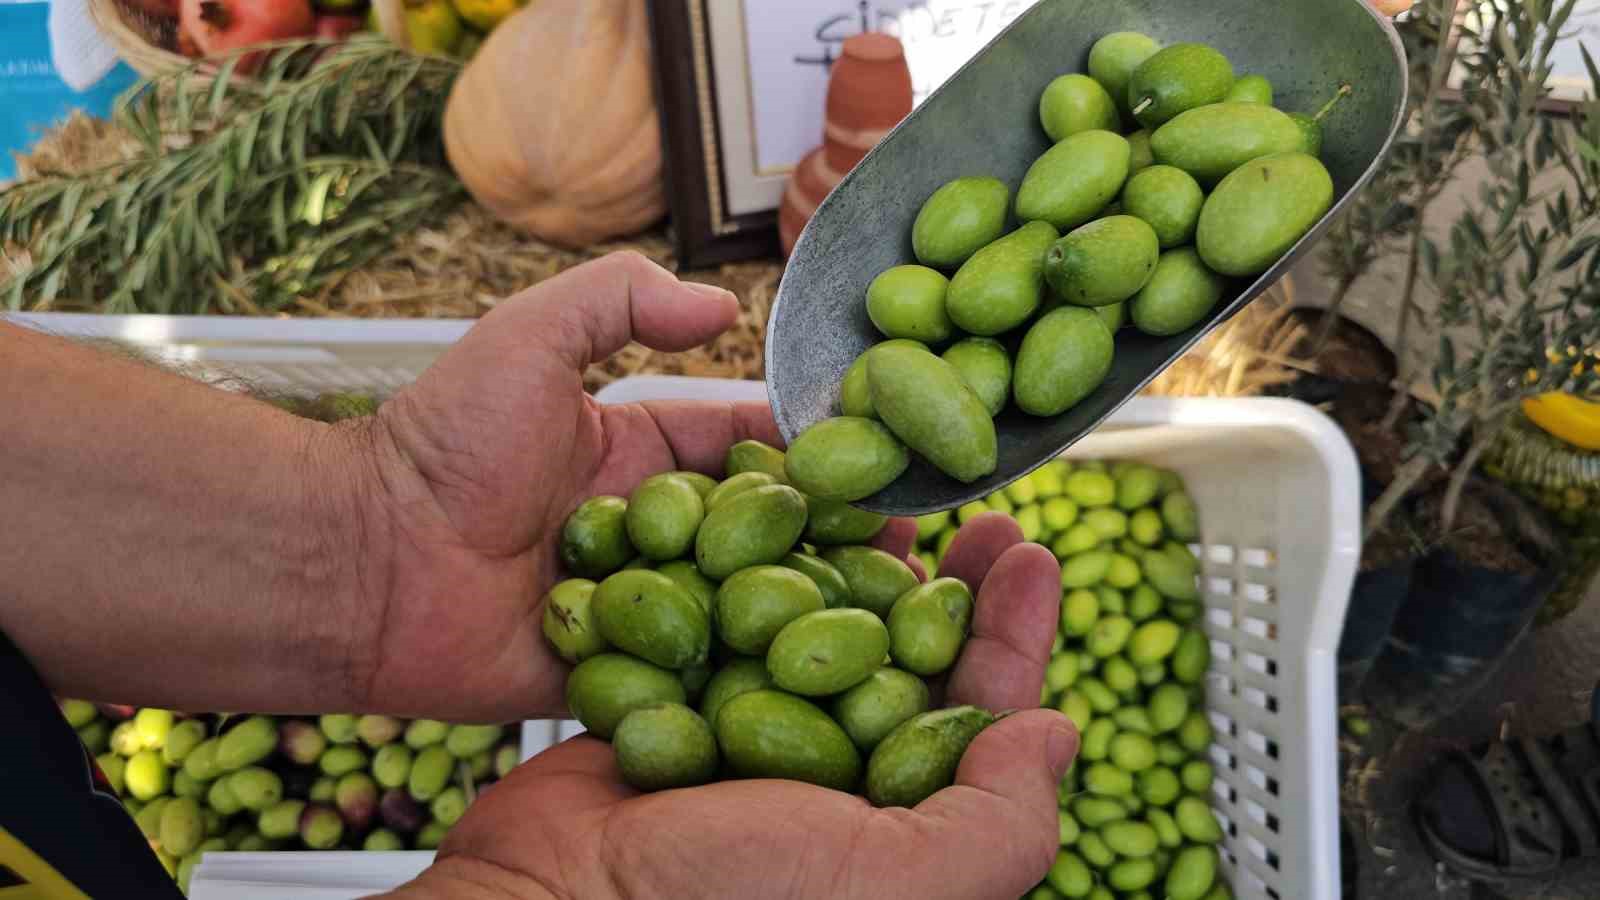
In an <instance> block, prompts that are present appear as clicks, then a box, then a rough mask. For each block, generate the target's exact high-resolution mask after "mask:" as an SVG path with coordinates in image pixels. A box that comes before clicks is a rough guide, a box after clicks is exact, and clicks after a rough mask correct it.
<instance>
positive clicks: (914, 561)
mask: <svg viewBox="0 0 1600 900" xmlns="http://www.w3.org/2000/svg"><path fill="white" fill-rule="evenodd" d="M906 565H907V566H909V567H910V568H911V571H912V573H913V574H915V575H916V576H917V580H918V581H920V582H923V583H927V581H928V570H927V568H925V567H924V566H923V565H922V560H921V559H919V558H918V557H917V555H916V554H915V553H913V554H911V555H910V556H907V557H906Z"/></svg>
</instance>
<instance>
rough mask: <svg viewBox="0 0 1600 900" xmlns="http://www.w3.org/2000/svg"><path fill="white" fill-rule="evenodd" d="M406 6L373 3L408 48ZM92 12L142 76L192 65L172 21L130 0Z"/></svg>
mask: <svg viewBox="0 0 1600 900" xmlns="http://www.w3.org/2000/svg"><path fill="white" fill-rule="evenodd" d="M403 4H404V0H373V5H374V6H376V7H377V9H378V24H379V27H380V28H381V30H382V31H383V33H384V35H385V36H387V37H388V38H389V40H391V41H394V42H395V43H397V44H399V45H400V46H402V47H406V48H408V49H409V48H410V46H411V39H410V36H409V35H408V34H407V33H406V29H405V26H404V21H405V20H404V12H403ZM89 13H90V15H92V16H93V17H94V22H95V25H96V26H98V27H99V29H100V32H101V34H103V35H105V38H106V40H107V41H109V42H110V43H111V45H112V46H113V47H115V48H116V50H117V55H118V56H120V57H122V60H123V61H124V62H126V63H127V64H128V67H129V68H131V69H133V70H134V71H135V72H138V73H139V74H140V75H144V76H146V77H149V76H153V75H160V74H162V73H164V72H170V71H172V70H173V69H177V68H181V67H183V66H187V65H189V64H190V63H192V62H193V60H191V59H189V58H188V57H186V56H184V55H183V54H181V53H179V52H177V49H178V27H177V22H175V21H173V20H172V19H163V18H160V17H158V16H152V15H150V14H149V13H147V12H145V11H144V10H143V9H141V8H139V6H138V5H136V4H134V3H131V2H129V0H89Z"/></svg>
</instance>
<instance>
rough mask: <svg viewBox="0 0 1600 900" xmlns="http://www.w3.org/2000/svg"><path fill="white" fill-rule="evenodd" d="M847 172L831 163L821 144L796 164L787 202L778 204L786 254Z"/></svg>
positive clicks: (786, 190)
mask: <svg viewBox="0 0 1600 900" xmlns="http://www.w3.org/2000/svg"><path fill="white" fill-rule="evenodd" d="M844 175H845V173H843V172H840V171H837V170H835V169H834V168H833V167H832V166H830V165H828V155H827V153H825V152H824V151H823V148H821V147H818V148H817V149H815V150H812V151H811V152H810V153H807V154H806V155H805V158H804V159H802V160H800V164H799V165H797V166H795V169H794V174H793V175H791V176H790V177H789V186H788V187H787V188H786V189H785V190H784V192H783V202H782V203H781V204H780V205H779V206H778V237H779V238H780V240H782V242H783V255H784V256H788V255H789V254H790V253H791V252H793V251H794V242H795V241H797V240H799V239H800V232H801V230H802V229H804V228H805V227H806V223H807V222H809V221H811V217H812V216H813V215H815V214H816V211H817V207H818V206H820V205H822V201H823V200H825V199H827V196H828V194H829V192H831V191H832V190H833V189H834V188H836V187H838V186H839V182H840V181H842V180H844Z"/></svg>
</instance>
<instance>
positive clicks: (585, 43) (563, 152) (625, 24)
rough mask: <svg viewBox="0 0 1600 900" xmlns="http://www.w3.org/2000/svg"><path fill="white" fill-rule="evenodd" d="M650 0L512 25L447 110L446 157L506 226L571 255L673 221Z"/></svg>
mask: <svg viewBox="0 0 1600 900" xmlns="http://www.w3.org/2000/svg"><path fill="white" fill-rule="evenodd" d="M654 82H655V62H654V59H653V57H652V56H651V53H650V17H649V9H648V6H647V4H646V3H645V0H537V2H535V3H531V4H529V5H528V6H527V7H525V8H523V9H521V10H518V11H517V13H516V14H515V15H513V16H511V17H510V18H509V19H506V20H505V22H503V23H501V25H500V27H499V28H496V29H495V30H494V33H493V34H491V35H489V39H488V40H486V41H484V42H483V48H482V49H481V50H480V51H479V52H478V54H477V55H476V56H474V57H473V59H472V62H470V63H468V64H467V66H466V67H465V68H464V69H463V70H462V72H461V76H460V77H459V78H457V79H456V82H455V86H454V87H453V88H451V94H450V100H449V103H448V104H447V105H446V106H445V116H444V139H445V149H446V150H447V152H448V153H449V156H450V164H451V168H452V169H454V170H455V173H456V175H457V176H458V177H459V178H460V179H461V182H462V183H463V184H465V185H466V187H467V190H469V191H471V192H472V196H473V199H475V200H477V201H478V204H479V205H480V206H482V207H484V208H485V209H487V210H488V211H489V212H490V214H492V215H493V216H494V217H495V218H496V219H499V220H500V221H502V222H505V223H506V224H508V225H511V226H513V227H515V228H518V229H520V230H523V231H526V232H528V233H529V234H532V235H534V236H536V237H539V238H541V239H543V240H544V241H545V242H547V243H551V244H555V245H556V246H558V247H564V248H583V247H592V246H594V245H595V244H599V243H602V242H604V241H608V240H613V239H615V238H619V237H624V236H627V235H631V234H635V233H637V232H639V231H641V230H643V229H644V228H646V227H648V226H650V225H651V224H653V223H655V222H656V221H658V220H659V219H660V218H661V217H662V216H663V215H664V214H665V213H666V211H667V204H666V183H665V180H664V179H663V177H662V172H663V169H664V167H665V160H664V159H663V157H662V152H661V119H660V116H659V115H658V113H657V110H656V99H655V89H654V87H653V85H654Z"/></svg>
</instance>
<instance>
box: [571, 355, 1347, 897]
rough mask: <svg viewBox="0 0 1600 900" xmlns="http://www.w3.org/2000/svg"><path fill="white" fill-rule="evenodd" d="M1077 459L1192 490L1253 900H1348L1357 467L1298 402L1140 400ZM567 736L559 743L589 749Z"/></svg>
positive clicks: (1224, 807)
mask: <svg viewBox="0 0 1600 900" xmlns="http://www.w3.org/2000/svg"><path fill="white" fill-rule="evenodd" d="M681 398H696V399H721V400H753V401H758V402H764V401H765V400H766V399H767V394H766V388H765V386H764V385H762V384H761V383H759V382H741V381H723V380H716V379H693V378H681V377H669V376H649V377H635V378H626V379H623V380H621V381H618V382H615V383H614V384H612V385H610V386H608V387H607V388H605V389H604V390H602V391H601V392H600V393H599V395H598V399H599V400H600V401H601V402H603V403H628V402H636V401H641V400H658V399H681ZM1066 456H1067V458H1069V459H1071V458H1101V459H1138V460H1143V461H1146V462H1150V463H1153V464H1155V465H1158V466H1163V467H1165V468H1169V469H1172V470H1174V471H1176V472H1177V473H1178V474H1180V475H1182V476H1183V478H1184V481H1185V482H1186V484H1187V486H1188V489H1189V492H1190V494H1191V495H1192V496H1193V497H1194V500H1195V504H1196V506H1197V507H1198V509H1199V512H1200V530H1201V543H1200V544H1199V545H1196V546H1195V548H1194V549H1195V552H1196V553H1198V554H1199V555H1200V557H1201V560H1202V576H1201V577H1202V579H1203V584H1202V590H1203V593H1204V597H1205V604H1206V621H1205V627H1206V631H1207V633H1208V634H1209V635H1210V637H1211V647H1212V663H1211V671H1210V674H1209V677H1208V683H1207V688H1208V691H1207V702H1208V705H1209V709H1208V712H1209V713H1210V718H1211V723H1212V726H1213V727H1214V729H1215V732H1216V740H1215V743H1214V744H1213V746H1212V749H1211V756H1212V759H1213V762H1214V768H1215V769H1216V782H1215V784H1214V787H1213V790H1214V792H1215V796H1214V797H1213V798H1212V801H1213V803H1212V806H1213V809H1214V810H1215V811H1216V813H1217V815H1218V817H1219V818H1220V819H1221V820H1222V822H1223V826H1224V831H1225V833H1226V838H1225V840H1224V841H1223V846H1222V850H1223V853H1222V858H1223V868H1224V870H1225V871H1226V873H1227V875H1228V878H1229V882H1230V884H1231V885H1232V887H1233V890H1234V895H1235V896H1236V897H1239V898H1241V900H1266V898H1273V900H1337V898H1338V897H1339V896H1340V872H1339V787H1338V780H1339V779H1338V759H1337V751H1336V743H1337V721H1336V717H1337V709H1336V707H1337V706H1338V700H1337V692H1336V689H1335V677H1334V675H1335V654H1336V651H1337V649H1338V646H1339V635H1340V631H1341V630H1342V628H1343V623H1344V614H1345V607H1346V605H1347V604H1348V602H1349V598H1350V588H1351V586H1352V584H1353V583H1354V581H1355V573H1356V566H1357V563H1358V561H1359V557H1360V550H1361V529H1360V479H1359V476H1358V474H1357V468H1356V459H1355V452H1354V451H1353V450H1352V449H1351V447H1350V443H1349V441H1348V440H1346V438H1345V436H1344V433H1343V432H1342V431H1340V430H1339V429H1338V427H1337V426H1335V425H1334V424H1333V422H1332V421H1331V420H1330V419H1328V418H1327V417H1326V416H1324V415H1322V414H1321V413H1319V412H1317V411H1316V410H1315V409H1313V408H1312V407H1310V406H1307V405H1305V404H1303V403H1299V402H1297V401H1293V400H1281V399H1266V398H1250V399H1226V400H1217V399H1187V398H1181V399H1168V398H1145V397H1140V398H1136V399H1134V400H1133V401H1131V402H1129V403H1128V405H1126V406H1124V407H1123V408H1122V409H1121V410H1120V411H1119V412H1118V413H1117V414H1116V415H1114V416H1113V417H1112V418H1111V419H1110V420H1109V421H1107V423H1106V424H1105V425H1104V426H1102V427H1101V428H1100V429H1099V430H1098V431H1096V432H1095V433H1094V434H1092V435H1090V436H1089V437H1087V438H1084V439H1083V440H1082V441H1081V442H1079V443H1078V444H1077V445H1076V446H1074V447H1073V448H1072V449H1071V450H1070V451H1068V453H1067V454H1066ZM577 731H578V728H577V726H576V723H561V725H560V731H559V734H560V736H561V737H565V736H567V735H569V734H572V733H576V732H577Z"/></svg>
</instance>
